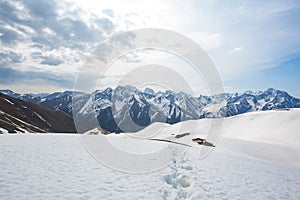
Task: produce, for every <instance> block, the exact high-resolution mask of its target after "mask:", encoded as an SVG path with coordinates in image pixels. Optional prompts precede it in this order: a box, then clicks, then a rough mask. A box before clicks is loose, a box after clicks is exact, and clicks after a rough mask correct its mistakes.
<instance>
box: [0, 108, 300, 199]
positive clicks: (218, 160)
mask: <svg viewBox="0 0 300 200" xmlns="http://www.w3.org/2000/svg"><path fill="white" fill-rule="evenodd" d="M299 117H300V110H299V109H292V110H290V111H264V112H259V113H248V114H244V115H239V116H235V117H231V118H227V119H226V120H225V122H224V128H223V136H222V137H221V138H220V140H219V141H218V142H217V143H216V147H215V148H214V151H213V152H212V153H211V154H210V155H209V156H208V157H206V158H204V159H203V158H201V157H200V154H199V150H201V149H199V148H196V147H195V148H194V147H192V148H190V147H185V150H186V151H184V152H183V153H182V154H170V155H167V156H169V157H166V154H161V153H158V154H157V155H158V156H155V157H154V156H153V157H150V158H151V159H153V161H157V160H160V161H163V162H162V163H165V162H164V161H165V160H166V159H169V161H171V162H170V163H169V165H167V166H163V167H162V168H161V169H160V170H158V171H152V172H149V171H148V172H147V173H140V174H132V173H126V172H124V169H125V168H124V167H126V166H127V167H128V166H136V167H140V166H143V165H144V166H145V169H147V167H149V166H151V164H152V162H151V160H148V161H147V160H146V162H144V161H145V160H144V159H140V158H149V157H147V155H148V154H150V155H153V154H155V153H156V152H157V151H158V152H159V151H161V149H170V152H171V153H172V152H174V151H173V150H176V149H178V148H179V146H182V145H178V144H173V143H165V142H159V141H150V140H147V139H146V138H147V137H149V136H152V137H158V136H163V137H164V138H167V137H169V138H174V135H173V134H178V133H183V132H189V131H191V126H193V125H194V124H195V123H197V125H199V128H198V129H197V130H198V131H199V133H200V132H201V135H202V136H203V135H205V131H206V130H208V128H209V124H211V120H218V119H201V120H195V121H186V122H182V123H178V124H175V125H169V124H164V123H155V124H153V125H151V126H149V127H147V128H146V129H144V130H142V131H140V132H139V133H138V136H139V137H140V138H134V137H133V136H132V135H129V134H111V135H107V136H105V135H63V134H61V135H60V134H47V135H42V134H27V135H24V134H15V135H7V134H3V135H0V155H1V156H0V168H1V171H0V183H1V187H0V199H299V198H300V191H299V188H300V163H299V155H300V149H299V146H300V144H299V143H300V141H299V139H300V137H299V132H297V130H299V128H300V123H299ZM158 130H162V131H160V133H161V134H159V135H153V133H154V132H157V131H158ZM94 131H95V130H94ZM203 133H204V134H203ZM273 135H274V137H273ZM142 136H143V137H144V138H143V139H141V137H142ZM86 138H88V139H87V140H90V141H93V142H94V144H95V146H94V147H95V148H99V149H98V150H103V151H102V154H104V155H105V156H107V157H102V158H106V159H107V158H109V159H111V161H112V163H111V164H118V166H119V168H118V169H119V170H122V169H123V172H119V171H117V170H115V169H114V168H115V165H111V166H109V165H106V166H105V165H103V164H107V162H105V161H106V160H97V159H95V157H96V156H97V155H96V154H93V150H95V149H92V148H94V147H92V146H87V144H91V143H85V142H86V141H87V140H85V139H86ZM183 138H185V137H183ZM104 140H107V141H109V142H110V144H113V145H115V147H118V149H119V150H120V151H123V152H127V153H129V154H131V155H132V156H133V157H131V158H130V157H128V158H130V159H126V157H125V159H124V158H123V157H121V154H115V152H111V151H110V150H111V148H106V147H105V146H104V147H103V146H102V145H100V144H101V142H102V143H103V141H104ZM181 141H183V142H188V141H184V140H181ZM82 144H84V145H82ZM109 147H111V146H109ZM155 149H156V151H152V150H155ZM96 150H97V149H96ZM161 152H164V151H161ZM132 159H135V162H134V163H132V165H129V164H130V163H129V164H128V162H132ZM97 161H98V162H97ZM126 161H127V163H126Z"/></svg>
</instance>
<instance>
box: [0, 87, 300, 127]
mask: <svg viewBox="0 0 300 200" xmlns="http://www.w3.org/2000/svg"><path fill="white" fill-rule="evenodd" d="M0 92H2V93H4V94H6V95H9V96H11V97H14V98H17V99H20V100H23V101H26V102H32V103H35V104H38V105H40V106H43V107H45V108H47V109H51V110H56V111H63V112H65V113H66V114H68V115H70V116H73V115H74V116H73V117H74V118H75V119H76V120H77V121H80V122H81V124H85V128H84V129H91V128H94V127H95V126H101V127H102V128H104V129H106V130H108V131H110V132H134V131H138V130H140V129H142V128H144V127H146V126H148V125H149V124H151V123H153V122H166V123H169V124H174V123H177V122H180V121H185V120H190V119H199V118H218V117H229V116H234V115H238V114H242V113H246V112H252V111H263V110H275V109H289V108H300V99H298V98H295V97H292V96H291V95H289V94H288V93H287V92H285V91H281V90H277V89H273V88H269V89H267V90H265V91H259V92H252V91H246V92H244V93H242V94H239V93H222V94H218V95H212V96H204V95H199V96H197V97H193V96H191V95H189V94H186V93H184V92H174V91H170V90H167V91H164V92H161V91H158V92H155V91H154V90H153V89H151V88H146V89H145V90H138V89H137V88H135V87H133V86H118V87H116V88H115V89H112V88H109V87H108V88H106V89H104V90H96V91H94V92H93V93H91V94H87V93H83V92H72V91H65V92H55V93H52V94H47V93H41V94H18V93H15V92H13V91H11V90H0ZM72 102H73V103H72ZM95 121H97V123H98V124H97V123H96V124H95ZM92 122H93V123H92ZM82 131H84V130H82Z"/></svg>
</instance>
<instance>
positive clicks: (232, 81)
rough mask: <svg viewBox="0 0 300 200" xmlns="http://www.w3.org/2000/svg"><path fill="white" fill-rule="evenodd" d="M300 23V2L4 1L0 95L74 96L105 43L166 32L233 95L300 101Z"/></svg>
mask: <svg viewBox="0 0 300 200" xmlns="http://www.w3.org/2000/svg"><path fill="white" fill-rule="evenodd" d="M299 19H300V2H299V1H297V0H295V1H292V0H285V1H282V0H266V1H264V0H251V1H250V0H249V1H247V0H243V1H231V0H228V1H221V0H187V1H179V0H165V1H163V0H160V1H159V0H152V1H146V0H139V1H135V0H110V1H101V0H100V1H96V0H77V1H72V0H66V1H53V0H38V1H36V0H22V1H17V0H16V1H6V0H0V89H12V90H14V91H17V92H21V93H24V92H54V91H62V90H66V89H68V90H71V89H72V88H73V84H74V78H75V77H76V74H77V72H78V70H79V69H80V67H81V66H82V64H83V63H84V61H85V60H86V58H87V56H89V55H90V53H91V52H92V51H93V49H94V48H95V47H96V46H97V45H98V44H100V43H101V42H102V41H105V40H106V39H107V38H109V37H110V36H112V35H114V34H116V33H119V32H124V31H128V30H135V29H139V28H164V29H169V30H173V31H176V32H178V33H181V34H183V35H185V36H187V37H189V38H191V39H192V40H194V41H196V42H197V43H198V44H199V45H200V46H201V47H203V49H204V50H205V51H206V52H207V53H208V55H209V56H210V58H211V59H212V60H213V62H214V63H215V65H216V67H217V69H218V71H219V73H220V76H221V77H222V80H223V83H224V87H225V89H226V90H227V91H243V90H247V89H252V90H264V89H267V88H269V87H274V88H278V89H282V90H286V91H288V92H289V93H291V94H292V95H294V96H297V97H300V88H299V85H300V81H299V80H300V79H299V77H300V76H299V75H300V37H299V35H300V22H299ZM130 60H131V61H134V62H135V61H136V58H135V57H133V58H132V57H130ZM178 63H180V62H178ZM178 63H177V64H178ZM157 64H160V63H157ZM116 73H118V71H114V74H113V76H111V77H110V76H109V75H108V76H106V78H107V79H108V80H107V83H109V79H110V78H111V79H113V77H116V76H117V75H118V74H116ZM119 73H120V74H119V75H122V73H124V72H121V71H120V72H119Z"/></svg>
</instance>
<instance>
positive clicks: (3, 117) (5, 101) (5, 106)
mask: <svg viewBox="0 0 300 200" xmlns="http://www.w3.org/2000/svg"><path fill="white" fill-rule="evenodd" d="M3 132H9V133H18V132H19V133H24V132H40V133H43V132H58V133H70V132H71V133H74V132H76V128H75V124H74V121H73V119H72V117H70V116H69V115H67V114H66V113H64V112H62V111H53V110H49V109H47V108H44V107H43V106H40V105H37V104H35V103H32V102H26V101H23V100H20V99H16V98H14V97H11V96H8V95H5V94H2V93H0V133H3Z"/></svg>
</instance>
